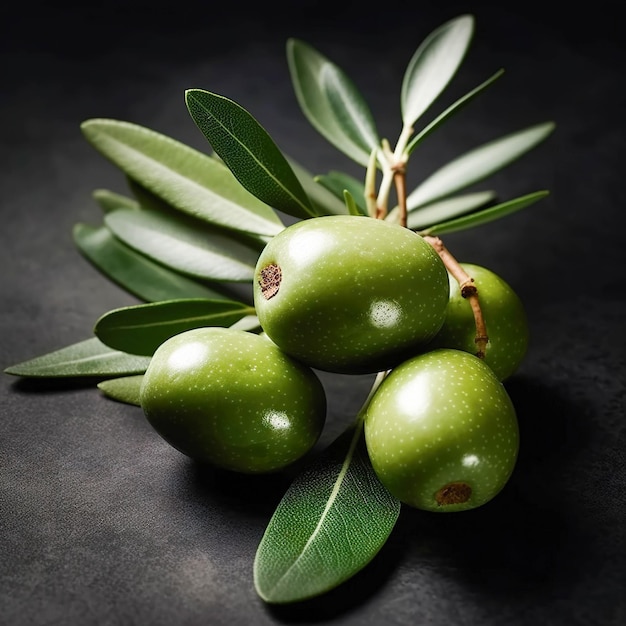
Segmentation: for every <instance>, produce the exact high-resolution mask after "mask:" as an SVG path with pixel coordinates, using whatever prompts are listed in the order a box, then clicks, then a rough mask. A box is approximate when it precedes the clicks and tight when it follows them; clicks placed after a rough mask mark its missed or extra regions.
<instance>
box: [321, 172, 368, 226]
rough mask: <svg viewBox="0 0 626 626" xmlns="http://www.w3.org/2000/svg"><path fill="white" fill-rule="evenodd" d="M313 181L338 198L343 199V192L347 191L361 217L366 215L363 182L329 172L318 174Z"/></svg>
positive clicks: (340, 173) (343, 174)
mask: <svg viewBox="0 0 626 626" xmlns="http://www.w3.org/2000/svg"><path fill="white" fill-rule="evenodd" d="M315 180H316V181H317V182H318V183H319V184H320V185H323V186H324V187H325V188H326V189H328V190H329V191H331V192H332V193H333V194H335V195H336V196H337V197H338V198H343V193H344V191H349V192H350V195H351V196H352V198H353V199H354V201H355V202H356V204H357V206H358V207H359V209H360V210H361V212H362V214H363V215H367V207H366V205H365V196H364V195H363V194H364V184H363V181H360V180H358V179H357V178H354V177H353V176H350V175H349V174H345V173H343V172H337V171H334V170H333V171H330V172H328V173H327V174H319V175H318V176H316V177H315Z"/></svg>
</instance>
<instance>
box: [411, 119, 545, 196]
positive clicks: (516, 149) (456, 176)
mask: <svg viewBox="0 0 626 626" xmlns="http://www.w3.org/2000/svg"><path fill="white" fill-rule="evenodd" d="M554 128H555V125H554V123H553V122H544V123H542V124H537V125H535V126H531V127H529V128H525V129H524V130H521V131H517V132H514V133H511V134H509V135H506V136H504V137H500V138H499V139H496V140H494V141H490V142H488V143H485V144H483V145H481V146H479V147H478V148H475V149H473V150H471V151H469V152H466V153H465V154H463V155H461V156H460V157H458V158H456V159H454V160H452V161H450V162H449V163H447V164H446V165H444V166H443V167H442V168H440V169H438V170H437V171H436V172H435V173H434V174H431V175H430V176H429V177H428V178H427V179H426V180H424V181H423V182H422V183H421V184H420V185H419V186H418V187H417V188H416V189H414V190H413V191H412V192H411V193H410V194H409V195H408V196H407V206H411V207H417V206H423V205H425V204H430V203H431V202H433V201H435V200H438V199H439V198H443V197H445V196H448V195H450V194H452V193H454V192H456V191H458V190H459V189H463V188H464V187H468V186H469V185H472V184H474V183H477V182H479V181H481V180H483V179H484V178H486V177H487V176H490V175H491V174H493V173H494V172H496V171H498V170H500V169H502V168H504V167H505V166H506V165H508V164H509V163H511V162H512V161H514V160H516V159H518V158H519V157H521V156H522V155H523V154H525V153H526V152H528V151H529V150H531V149H532V148H534V147H535V146H536V145H537V144H539V143H540V142H541V141H543V140H544V139H546V137H548V135H549V134H550V133H551V132H552V131H553V130H554Z"/></svg>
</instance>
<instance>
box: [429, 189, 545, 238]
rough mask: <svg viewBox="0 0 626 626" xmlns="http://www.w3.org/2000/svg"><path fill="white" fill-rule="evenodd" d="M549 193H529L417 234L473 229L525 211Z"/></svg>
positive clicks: (437, 233) (440, 233)
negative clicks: (522, 210)
mask: <svg viewBox="0 0 626 626" xmlns="http://www.w3.org/2000/svg"><path fill="white" fill-rule="evenodd" d="M549 193H550V192H549V191H536V192H534V193H529V194H527V195H525V196H520V197H519V198H515V199H513V200H508V201H507V202H502V203H501V204H497V205H496V206H493V207H489V208H488V209H483V210H482V211H476V212H475V213H471V214H470V215H465V216H463V217H458V218H456V219H454V220H450V221H448V222H442V223H441V224H435V225H434V226H430V227H429V228H425V229H424V230H422V231H419V234H420V235H443V234H446V233H454V232H457V231H461V230H467V229H469V228H474V227H475V226H479V225H481V224H486V223H488V222H493V221H494V220H497V219H500V218H501V217H504V216H505V215H509V214H511V213H515V212H516V211H519V210H521V209H525V208H526V207H528V206H531V205H532V204H535V202H538V201H539V200H542V199H543V198H545V197H546V196H547V195H548V194H549Z"/></svg>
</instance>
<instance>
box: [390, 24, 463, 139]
mask: <svg viewBox="0 0 626 626" xmlns="http://www.w3.org/2000/svg"><path fill="white" fill-rule="evenodd" d="M473 34H474V17H473V16H472V15H460V16H459V17H456V18H454V19H451V20H449V21H448V22H446V23H445V24H443V25H442V26H439V28H437V29H435V30H434V31H433V32H432V33H430V35H428V37H426V39H425V40H424V41H423V42H422V44H421V45H420V46H419V47H418V49H417V50H416V51H415V53H414V54H413V56H412V57H411V60H410V61H409V64H408V66H407V68H406V71H405V73H404V77H403V80H402V89H401V92H400V104H401V110H402V122H403V124H404V126H405V127H410V126H413V124H415V122H416V120H417V119H418V118H420V117H421V116H422V115H423V114H424V113H425V112H426V110H427V109H428V108H429V107H430V105H431V104H432V103H433V102H434V101H435V100H436V99H437V97H438V96H439V95H440V94H441V92H442V91H443V90H444V89H445V88H446V87H447V85H448V84H449V83H450V81H451V80H452V78H453V77H454V75H455V74H456V72H457V70H458V69H459V67H460V65H461V63H462V62H463V59H464V58H465V54H466V53H467V50H468V48H469V45H470V42H471V40H472V36H473Z"/></svg>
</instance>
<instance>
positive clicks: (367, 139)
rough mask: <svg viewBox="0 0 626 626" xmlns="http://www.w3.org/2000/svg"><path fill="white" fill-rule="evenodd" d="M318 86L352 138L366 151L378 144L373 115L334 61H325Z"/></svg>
mask: <svg viewBox="0 0 626 626" xmlns="http://www.w3.org/2000/svg"><path fill="white" fill-rule="evenodd" d="M319 77H320V81H321V85H320V87H321V89H322V90H323V91H324V93H325V94H326V97H327V99H328V103H329V104H330V107H331V109H332V111H333V113H334V114H335V117H336V118H337V123H338V124H339V126H340V127H341V128H343V130H344V132H345V133H346V134H348V135H349V136H350V138H351V139H352V141H354V143H356V144H357V145H359V146H360V147H361V148H362V149H363V150H366V151H367V152H368V154H371V152H372V150H377V149H378V148H379V147H380V137H379V136H378V132H377V130H376V125H375V123H374V118H373V117H372V114H371V112H370V110H369V107H368V106H367V104H366V103H365V100H364V99H363V96H362V95H361V94H360V93H359V91H358V90H357V88H356V86H355V85H354V84H353V83H352V81H351V80H349V79H348V77H347V76H346V75H345V74H344V73H343V71H341V70H340V69H339V68H338V67H337V66H336V65H334V64H333V63H324V64H323V65H322V67H321V71H320V75H319Z"/></svg>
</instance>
